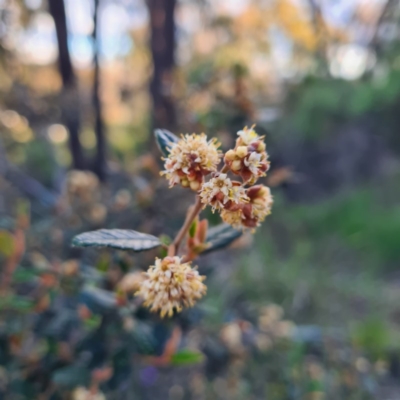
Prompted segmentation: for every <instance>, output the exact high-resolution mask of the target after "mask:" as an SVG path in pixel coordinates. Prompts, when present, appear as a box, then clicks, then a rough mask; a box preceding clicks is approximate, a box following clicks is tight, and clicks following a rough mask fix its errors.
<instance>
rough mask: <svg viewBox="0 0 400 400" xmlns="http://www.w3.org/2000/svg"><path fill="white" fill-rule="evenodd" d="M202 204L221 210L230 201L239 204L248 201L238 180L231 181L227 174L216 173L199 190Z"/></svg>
mask: <svg viewBox="0 0 400 400" xmlns="http://www.w3.org/2000/svg"><path fill="white" fill-rule="evenodd" d="M200 198H201V201H202V203H203V204H205V206H206V205H210V206H211V207H212V211H213V212H214V211H215V210H222V209H223V208H225V207H226V206H230V205H231V204H232V203H234V204H239V203H241V202H242V203H243V202H246V201H248V199H247V196H246V191H245V189H244V188H243V187H242V186H241V185H240V183H239V182H232V181H231V180H230V179H229V178H228V176H227V174H216V175H215V177H214V178H211V179H210V180H209V181H208V182H207V183H204V184H203V186H202V188H201V190H200Z"/></svg>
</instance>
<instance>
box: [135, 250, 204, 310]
mask: <svg viewBox="0 0 400 400" xmlns="http://www.w3.org/2000/svg"><path fill="white" fill-rule="evenodd" d="M204 279H205V276H201V275H199V273H198V271H197V270H196V269H193V268H192V267H191V266H190V263H181V258H180V257H166V258H164V259H163V260H161V259H159V258H157V259H156V262H155V265H152V266H150V267H149V269H148V270H147V272H146V273H145V280H144V282H143V283H142V285H141V287H140V289H139V290H138V291H137V292H136V293H135V294H136V295H138V296H141V297H142V298H143V299H144V305H145V306H147V307H149V308H150V311H153V312H160V315H161V317H162V318H163V317H164V316H165V315H168V316H169V317H171V316H172V315H173V313H174V310H176V311H177V312H180V311H182V308H183V307H192V306H193V305H194V303H195V302H196V300H198V299H200V298H201V297H202V296H203V295H204V294H205V293H206V290H207V287H206V286H205V285H204V284H203V281H204Z"/></svg>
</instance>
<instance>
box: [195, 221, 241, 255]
mask: <svg viewBox="0 0 400 400" xmlns="http://www.w3.org/2000/svg"><path fill="white" fill-rule="evenodd" d="M240 236H242V232H241V231H238V230H236V229H234V228H232V226H230V225H228V224H220V225H217V226H214V227H212V228H210V229H209V230H208V233H207V239H206V242H207V243H209V247H208V248H207V249H206V250H204V251H203V252H202V254H207V253H211V252H212V251H215V250H219V249H222V248H224V247H227V246H229V245H230V244H231V243H232V242H233V241H234V240H236V239H238V238H239V237H240Z"/></svg>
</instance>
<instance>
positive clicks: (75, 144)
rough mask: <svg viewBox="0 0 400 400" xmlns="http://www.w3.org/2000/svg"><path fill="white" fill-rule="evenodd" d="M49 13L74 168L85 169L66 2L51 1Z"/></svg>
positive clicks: (63, 111) (63, 113)
mask: <svg viewBox="0 0 400 400" xmlns="http://www.w3.org/2000/svg"><path fill="white" fill-rule="evenodd" d="M49 12H50V14H51V16H52V17H53V19H54V24H55V27H56V34H57V43H58V69H59V72H60V75H61V79H62V83H63V90H62V93H61V109H62V117H63V121H64V123H65V125H66V127H67V128H68V131H69V147H70V150H71V155H72V160H73V167H74V168H77V169H84V168H85V161H84V156H83V150H82V145H81V143H80V141H79V132H80V127H81V114H80V102H79V92H78V86H77V82H76V77H75V73H74V69H73V67H72V62H71V56H70V53H69V49H68V31H67V18H66V14H65V4H64V0H49Z"/></svg>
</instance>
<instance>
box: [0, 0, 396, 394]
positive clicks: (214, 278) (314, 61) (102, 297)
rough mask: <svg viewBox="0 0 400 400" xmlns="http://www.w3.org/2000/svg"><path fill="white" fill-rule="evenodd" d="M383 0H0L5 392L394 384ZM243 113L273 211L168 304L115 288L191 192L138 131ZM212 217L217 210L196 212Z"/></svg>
mask: <svg viewBox="0 0 400 400" xmlns="http://www.w3.org/2000/svg"><path fill="white" fill-rule="evenodd" d="M399 22H400V5H399V2H398V1H397V0H147V1H145V0H93V1H91V0H24V1H23V0H0V273H1V280H0V398H1V399H11V400H14V399H15V400H17V399H18V400H19V399H41V400H45V399H51V400H57V399H73V400H89V399H92V400H93V399H97V400H101V399H128V400H130V399H152V400H157V399H175V400H180V399H229V400H230V399H268V400H274V399H277V400H284V399H285V400H286V399H333V400H336V399H337V400H343V399H360V400H361V399H380V400H389V399H391V400H393V399H400V381H399V379H400V346H399V343H400V341H399V339H400V332H399V324H400V308H399V304H400V275H399V266H400V203H399V199H400V159H399V154H400V136H399V132H400V113H399V111H400V52H399V50H400V25H399ZM253 123H255V124H256V125H257V128H256V129H257V131H258V132H259V133H260V134H263V135H265V138H266V142H267V150H268V152H269V154H270V160H271V163H272V168H271V170H270V172H269V174H268V176H267V177H266V178H265V179H263V183H265V184H267V185H269V186H270V187H271V190H272V193H273V195H274V200H275V203H274V208H273V213H272V215H271V216H270V217H268V219H267V220H266V222H265V223H264V224H263V226H262V228H260V229H259V230H258V231H257V233H256V234H255V235H251V234H245V235H243V236H242V237H241V238H240V239H239V240H238V241H236V242H235V243H234V244H233V246H231V248H230V249H227V250H226V249H225V250H222V251H221V252H219V253H213V254H210V255H207V256H204V257H203V258H202V259H200V260H199V263H198V264H199V267H200V271H201V272H202V273H204V274H206V275H207V286H208V294H207V296H206V297H205V298H204V299H203V300H202V301H201V302H199V304H198V306H196V307H195V308H194V309H192V310H188V311H185V312H183V313H182V314H181V315H180V316H178V317H174V318H173V319H172V320H171V321H161V320H160V319H158V317H157V316H154V315H150V314H149V313H148V312H146V311H145V310H144V309H142V308H141V307H140V304H139V303H138V302H137V300H136V301H135V300H134V299H133V298H132V292H133V291H134V288H135V285H137V276H138V275H137V273H138V272H139V271H141V270H144V269H146V268H147V267H148V265H150V264H151V263H152V262H153V260H154V257H155V256H156V255H157V252H156V251H151V252H149V253H145V254H143V253H140V254H132V253H131V254H129V253H122V252H116V251H111V250H107V251H103V250H102V251H94V250H85V251H82V250H78V249H74V248H71V246H70V243H71V239H72V238H73V236H74V235H76V234H78V233H80V232H83V231H87V230H93V229H98V228H102V227H104V228H127V229H129V228H130V229H136V230H139V231H143V232H147V233H151V234H154V235H157V236H158V235H165V236H164V239H165V240H168V237H167V236H170V237H171V236H173V235H174V234H175V233H176V232H177V230H178V229H179V227H180V225H181V223H182V221H183V219H184V215H185V212H186V209H187V207H188V205H189V204H190V203H191V202H192V201H193V194H191V193H189V192H188V191H187V190H183V189H179V188H174V189H173V190H168V188H167V183H166V182H165V180H164V179H161V178H160V177H159V170H160V168H162V162H161V160H160V154H159V152H158V149H157V147H156V145H155V141H154V138H153V134H152V132H153V130H154V128H165V129H169V130H170V131H172V132H174V133H176V134H179V133H186V132H205V133H206V134H207V135H208V136H217V137H218V138H219V140H220V141H221V142H222V144H223V148H224V149H228V148H229V146H231V145H232V143H233V141H234V139H235V135H236V132H237V131H238V130H239V129H241V128H242V127H243V126H245V125H248V126H250V125H252V124H253ZM203 217H204V218H208V219H209V222H210V224H211V225H213V224H217V223H218V222H219V221H218V219H217V217H216V216H214V215H212V214H210V213H208V212H204V213H203Z"/></svg>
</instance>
